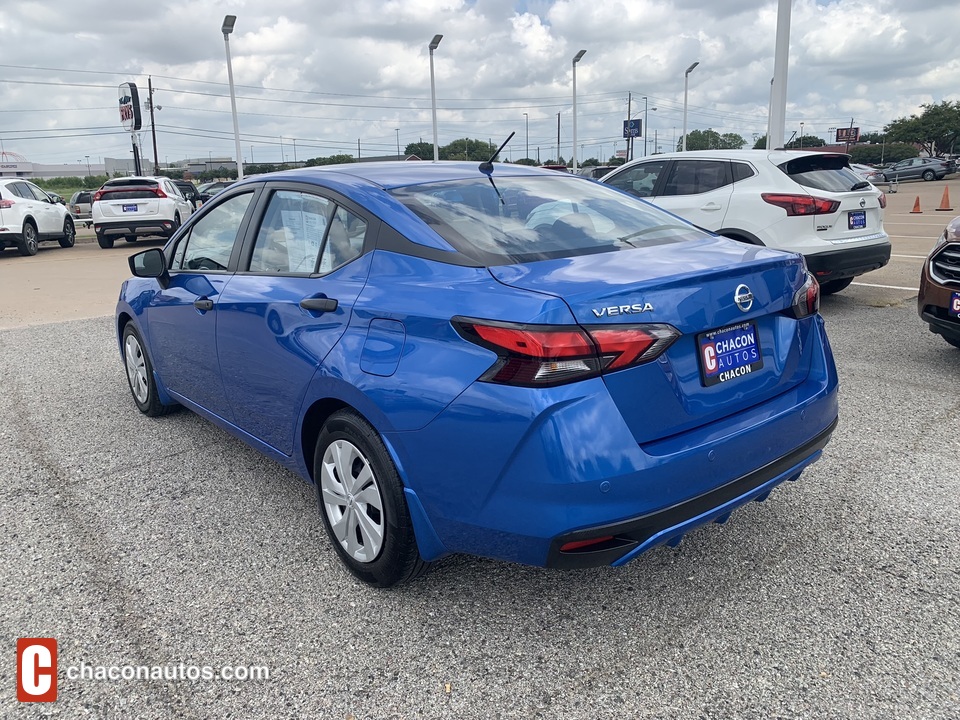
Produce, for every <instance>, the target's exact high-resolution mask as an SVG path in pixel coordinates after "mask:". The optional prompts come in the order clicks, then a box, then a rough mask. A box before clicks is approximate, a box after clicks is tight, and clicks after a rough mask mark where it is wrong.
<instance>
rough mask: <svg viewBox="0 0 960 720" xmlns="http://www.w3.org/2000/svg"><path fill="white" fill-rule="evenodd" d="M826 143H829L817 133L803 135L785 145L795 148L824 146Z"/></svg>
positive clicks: (785, 146) (789, 148) (788, 147)
mask: <svg viewBox="0 0 960 720" xmlns="http://www.w3.org/2000/svg"><path fill="white" fill-rule="evenodd" d="M764 141H766V138H764ZM826 144H827V143H826V142H825V141H823V140H821V139H820V138H818V137H817V136H816V135H804V136H803V137H798V138H794V139H793V140H791V141H790V142H788V143H787V144H786V145H784V146H783V147H784V148H785V149H787V150H792V149H794V148H815V147H823V146H824V145H826Z"/></svg>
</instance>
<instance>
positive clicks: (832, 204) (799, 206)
mask: <svg viewBox="0 0 960 720" xmlns="http://www.w3.org/2000/svg"><path fill="white" fill-rule="evenodd" d="M760 197H762V198H763V199H764V202H767V203H770V204H771V205H776V206H777V207H782V208H783V209H784V210H786V211H787V215H788V216H795V215H830V214H832V213H835V212H836V211H837V210H838V209H839V208H840V203H839V202H838V201H837V200H827V199H826V198H818V197H813V196H812V195H784V194H781V193H761V194H760Z"/></svg>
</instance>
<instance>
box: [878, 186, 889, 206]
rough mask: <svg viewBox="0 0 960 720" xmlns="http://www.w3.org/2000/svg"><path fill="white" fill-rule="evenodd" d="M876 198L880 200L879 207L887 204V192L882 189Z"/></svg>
mask: <svg viewBox="0 0 960 720" xmlns="http://www.w3.org/2000/svg"><path fill="white" fill-rule="evenodd" d="M877 199H878V200H879V201H880V209H883V208H885V207H886V206H887V194H886V193H885V192H883V190H881V191H880V197H879V198H877Z"/></svg>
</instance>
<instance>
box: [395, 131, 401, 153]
mask: <svg viewBox="0 0 960 720" xmlns="http://www.w3.org/2000/svg"><path fill="white" fill-rule="evenodd" d="M394 131H395V132H396V133H397V160H399V159H400V128H394Z"/></svg>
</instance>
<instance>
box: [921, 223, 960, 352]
mask: <svg viewBox="0 0 960 720" xmlns="http://www.w3.org/2000/svg"><path fill="white" fill-rule="evenodd" d="M917 312H919V313H920V318H921V319H922V320H923V321H924V322H925V323H927V325H929V327H930V332H932V333H935V334H937V335H939V336H940V337H942V338H943V339H944V340H946V341H947V342H948V343H950V344H951V345H953V346H954V347H956V348H960V217H955V218H953V220H951V221H950V222H949V223H948V224H947V226H946V227H945V228H944V229H943V232H942V233H940V237H939V238H938V239H937V243H936V245H934V247H933V249H932V250H931V251H930V255H929V257H928V258H927V260H926V262H925V263H924V264H923V269H922V270H921V271H920V294H919V296H918V297H917Z"/></svg>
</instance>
